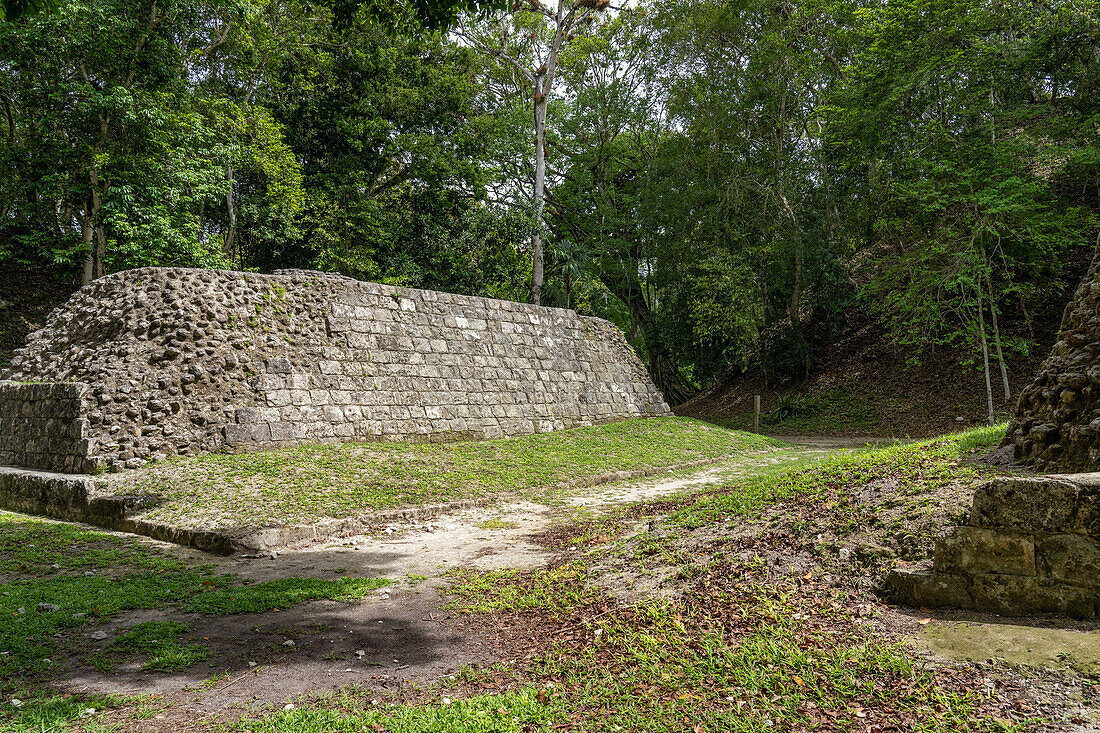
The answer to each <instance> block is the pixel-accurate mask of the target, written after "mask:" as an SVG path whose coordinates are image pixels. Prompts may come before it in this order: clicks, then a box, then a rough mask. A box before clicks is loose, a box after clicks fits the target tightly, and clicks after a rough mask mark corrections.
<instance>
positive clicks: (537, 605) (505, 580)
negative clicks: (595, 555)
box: [443, 563, 596, 615]
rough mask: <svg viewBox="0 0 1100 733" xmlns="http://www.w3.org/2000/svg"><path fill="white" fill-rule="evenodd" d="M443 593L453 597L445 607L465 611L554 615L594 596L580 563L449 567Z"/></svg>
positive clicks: (560, 613)
mask: <svg viewBox="0 0 1100 733" xmlns="http://www.w3.org/2000/svg"><path fill="white" fill-rule="evenodd" d="M447 577H448V580H449V583H448V585H447V586H446V587H445V588H444V591H443V592H444V593H446V594H448V595H451V596H454V600H452V601H451V602H450V603H448V604H447V608H451V609H455V610H458V611H463V612H466V613H511V612H514V611H532V610H542V611H549V612H551V613H552V614H555V615H562V614H566V613H569V612H570V611H571V610H573V609H576V608H579V607H582V606H585V605H587V604H588V603H589V602H591V601H592V600H594V599H595V598H596V591H595V589H594V588H593V587H592V586H590V585H589V583H588V571H587V568H585V567H584V566H583V565H581V564H579V563H572V564H569V565H562V566H560V567H557V568H553V569H550V570H534V571H529V572H520V571H518V570H490V571H478V570H465V569H463V570H452V571H451V572H450V573H448V574H447Z"/></svg>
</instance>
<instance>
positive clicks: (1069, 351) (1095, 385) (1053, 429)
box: [1005, 256, 1100, 471]
mask: <svg viewBox="0 0 1100 733" xmlns="http://www.w3.org/2000/svg"><path fill="white" fill-rule="evenodd" d="M1005 444H1006V445H1012V446H1014V448H1015V451H1016V460H1018V461H1020V462H1022V463H1029V464H1031V465H1033V466H1035V467H1036V468H1038V469H1039V470H1041V471H1052V470H1063V471H1090V470H1095V469H1096V468H1098V467H1100V257H1095V256H1094V258H1093V262H1092V266H1091V267H1090V268H1089V271H1088V274H1086V275H1085V277H1084V279H1083V280H1082V281H1081V284H1080V285H1079V286H1078V288H1077V291H1076V293H1075V294H1074V297H1073V300H1072V301H1070V303H1069V305H1067V306H1066V310H1065V312H1064V313H1063V315H1062V325H1061V329H1060V331H1059V338H1058V341H1057V342H1056V343H1055V344H1054V348H1053V349H1052V350H1051V354H1050V356H1049V357H1048V358H1047V360H1046V361H1044V362H1043V365H1042V366H1041V367H1040V368H1039V373H1038V374H1037V375H1036V377H1035V380H1034V381H1033V382H1032V383H1031V384H1030V385H1028V386H1027V387H1026V388H1025V389H1024V390H1023V391H1022V392H1021V393H1020V396H1019V399H1018V400H1017V402H1016V407H1015V411H1014V414H1013V417H1012V420H1011V422H1010V423H1009V426H1008V433H1007V435H1006V437H1005Z"/></svg>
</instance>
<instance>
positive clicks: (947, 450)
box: [670, 424, 1006, 528]
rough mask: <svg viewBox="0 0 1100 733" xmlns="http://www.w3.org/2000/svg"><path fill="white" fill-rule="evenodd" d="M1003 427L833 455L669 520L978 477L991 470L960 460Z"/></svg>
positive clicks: (693, 522) (710, 497)
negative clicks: (886, 482)
mask: <svg viewBox="0 0 1100 733" xmlns="http://www.w3.org/2000/svg"><path fill="white" fill-rule="evenodd" d="M1005 428H1006V426H1005V425H1003V424H1002V425H995V426H992V427H983V428H977V429H975V430H968V431H965V432H961V433H954V434H952V435H946V436H942V437H939V438H932V439H930V440H923V441H918V442H913V443H904V444H902V443H899V444H896V445H891V446H887V447H883V448H873V449H867V450H863V451H856V452H851V453H845V454H839V455H835V456H833V457H831V458H827V459H825V460H823V461H821V462H819V463H817V464H816V465H814V466H813V467H811V468H806V469H802V470H795V471H784V472H779V473H776V474H772V475H767V476H763V477H761V478H759V479H755V480H749V481H745V482H743V483H737V484H735V485H732V486H730V487H728V488H727V489H725V490H723V491H720V492H716V493H713V494H707V495H702V496H700V497H698V498H697V499H696V500H694V501H692V502H691V503H690V504H688V505H687V506H685V507H684V508H682V509H680V510H678V511H676V512H673V513H672V514H671V515H670V519H671V521H672V522H674V523H676V524H679V525H682V526H685V527H688V528H694V527H700V526H703V525H706V524H713V523H715V522H718V521H722V520H724V519H725V518H727V517H744V516H753V515H755V514H758V513H759V512H760V510H761V509H762V508H763V507H764V506H766V505H767V504H769V503H771V502H775V501H779V500H782V499H785V498H788V497H790V496H793V495H795V494H815V493H825V492H827V491H829V490H831V489H834V488H838V487H854V486H860V485H862V484H865V483H867V482H868V481H871V480H872V479H875V478H880V477H883V476H890V477H893V478H896V479H897V480H898V482H899V484H900V489H901V491H902V492H903V493H911V494H917V493H921V492H923V491H925V490H927V489H928V488H929V487H930V486H932V485H935V484H939V483H943V482H947V481H953V480H976V479H979V478H981V477H982V476H983V475H986V474H988V473H990V472H991V470H990V469H988V468H986V467H984V466H981V465H979V464H975V463H972V462H968V461H965V460H962V459H964V458H966V457H970V456H971V455H973V454H974V453H976V452H979V451H984V450H988V449H991V448H993V447H995V446H996V445H997V444H998V443H999V442H1000V441H1001V439H1002V438H1004V434H1005Z"/></svg>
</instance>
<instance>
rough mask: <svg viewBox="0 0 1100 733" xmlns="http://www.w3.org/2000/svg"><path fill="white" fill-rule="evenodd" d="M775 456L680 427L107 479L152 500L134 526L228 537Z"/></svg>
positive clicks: (275, 459)
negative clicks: (154, 523) (214, 531)
mask: <svg viewBox="0 0 1100 733" xmlns="http://www.w3.org/2000/svg"><path fill="white" fill-rule="evenodd" d="M777 445H779V443H778V442H777V441H774V440H772V439H769V438H766V437H763V436H759V435H753V434H749V433H741V432H736V431H731V430H727V429H725V428H721V427H718V426H715V425H711V424H708V423H703V422H699V421H697V420H691V419H688V418H675V417H670V418H654V419H635V420H626V421H623V422H618V423H612V424H608V425H599V426H594V427H586V428H576V429H572V430H563V431H559V432H555V433H548V434H541V435H525V436H518V437H512V438H505V439H501V440H488V441H480V442H461V443H421V444H408V443H393V444H390V443H343V444H330V445H309V446H303V447H299V448H291V449H285V450H274V451H266V452H257V453H243V454H210V455H205V456H198V457H193V458H180V459H172V460H169V461H165V462H163V463H160V464H157V465H155V466H152V467H150V468H148V469H145V470H141V471H135V472H128V473H125V474H120V475H118V476H116V477H113V478H112V481H113V488H114V490H115V491H117V492H118V493H121V494H142V495H149V496H153V497H155V498H156V504H157V506H155V508H152V509H149V510H147V511H146V513H145V514H144V515H143V516H146V517H147V518H151V519H159V520H163V521H168V522H173V523H180V524H192V525H201V526H204V527H235V526H239V525H240V523H241V522H242V521H246V522H247V521H254V522H261V521H262V522H265V523H266V522H272V521H275V522H280V521H281V522H291V521H301V520H309V519H313V518H317V519H319V518H325V517H345V516H353V515H355V514H359V513H362V512H365V511H371V510H378V509H387V508H393V507H399V506H408V505H416V504H424V503H431V502H441V501H448V500H455V499H471V498H473V499H479V498H489V497H493V496H497V495H501V494H515V493H520V494H523V493H525V492H534V491H543V490H546V489H548V488H551V487H553V486H555V485H556V484H559V483H561V482H565V481H574V480H578V479H580V480H583V479H585V478H586V477H595V476H598V475H601V474H605V473H609V472H615V471H630V470H636V469H644V468H652V467H665V466H675V465H679V464H683V463H688V462H691V461H698V460H705V459H716V458H722V457H731V456H735V455H738V454H745V453H749V452H754V451H761V450H767V449H772V448H774V447H775V446H777Z"/></svg>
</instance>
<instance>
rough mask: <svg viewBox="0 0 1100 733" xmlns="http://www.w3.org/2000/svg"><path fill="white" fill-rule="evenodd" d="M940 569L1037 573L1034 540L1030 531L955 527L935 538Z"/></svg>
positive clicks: (954, 571)
mask: <svg viewBox="0 0 1100 733" xmlns="http://www.w3.org/2000/svg"><path fill="white" fill-rule="evenodd" d="M935 569H936V572H939V573H1008V574H1011V575H1035V543H1034V542H1032V541H1031V537H1029V536H1027V535H1019V534H1008V533H1005V532H998V531H996V530H992V529H981V528H978V527H952V528H951V529H949V530H948V531H947V532H945V533H943V535H941V536H940V537H939V538H938V539H937V540H936V550H935Z"/></svg>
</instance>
